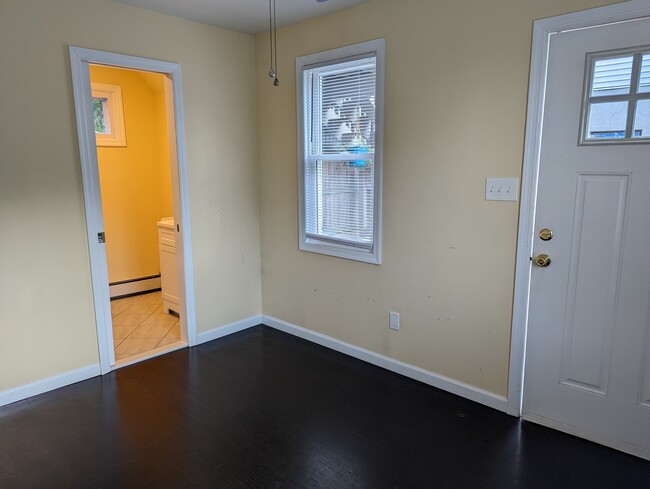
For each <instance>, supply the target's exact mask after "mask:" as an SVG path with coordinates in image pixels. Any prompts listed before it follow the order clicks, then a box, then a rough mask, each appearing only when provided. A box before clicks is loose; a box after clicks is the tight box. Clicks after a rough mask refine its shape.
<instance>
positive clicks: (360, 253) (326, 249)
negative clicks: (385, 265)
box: [298, 241, 381, 265]
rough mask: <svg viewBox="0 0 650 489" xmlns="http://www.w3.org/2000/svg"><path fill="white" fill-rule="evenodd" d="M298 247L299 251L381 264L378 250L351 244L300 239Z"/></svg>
mask: <svg viewBox="0 0 650 489" xmlns="http://www.w3.org/2000/svg"><path fill="white" fill-rule="evenodd" d="M298 248H299V249H300V250H301V251H308V252H310V253H318V254H321V255H329V256H335V257H337V258H345V259H346V260H353V261H360V262H364V263H370V264H373V265H381V254H380V253H379V250H376V249H375V250H363V249H360V248H353V247H351V246H342V245H336V244H332V243H327V244H326V243H319V242H316V241H301V242H300V244H299V246H298Z"/></svg>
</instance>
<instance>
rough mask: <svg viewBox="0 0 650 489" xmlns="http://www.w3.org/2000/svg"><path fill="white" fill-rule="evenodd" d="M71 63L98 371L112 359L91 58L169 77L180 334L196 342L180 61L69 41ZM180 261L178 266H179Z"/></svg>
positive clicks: (109, 367) (108, 368)
mask: <svg viewBox="0 0 650 489" xmlns="http://www.w3.org/2000/svg"><path fill="white" fill-rule="evenodd" d="M69 50H70V66H71V70H72V86H73V93H74V102H75V111H76V120H77V132H78V139H79V153H80V158H81V174H82V180H83V189H84V205H85V211H86V225H87V231H88V248H89V252H90V268H91V277H92V286H93V297H94V303H95V321H96V323H97V337H98V343H99V358H100V366H101V373H102V374H105V373H108V372H110V371H111V370H112V368H113V366H114V365H115V356H114V351H113V346H112V345H113V340H112V334H111V331H110V326H111V311H110V307H108V306H109V295H110V292H109V286H108V269H107V265H106V249H105V244H102V243H98V234H99V233H102V232H103V231H104V219H103V216H102V205H101V192H100V185H99V171H98V168H97V150H96V140H95V129H94V122H93V115H92V114H93V112H92V92H91V85H90V72H89V65H90V64H99V65H105V66H114V67H119V68H127V69H135V70H141V71H153V72H157V73H163V74H165V75H167V76H168V77H169V79H171V81H172V91H173V100H174V126H173V128H174V130H175V132H176V159H177V163H178V187H179V200H180V216H175V218H176V223H177V225H178V228H177V230H178V232H179V238H180V239H177V248H181V249H182V255H180V254H179V257H180V256H182V262H181V260H179V270H182V273H179V276H178V280H179V284H178V285H179V290H180V291H181V293H183V292H182V291H184V294H183V295H184V305H185V307H184V310H182V311H180V312H181V335H182V336H183V340H184V341H185V340H186V341H187V343H188V344H189V346H193V345H195V344H196V342H197V336H196V305H195V298H194V265H193V258H192V229H191V226H190V198H189V182H188V171H187V156H186V144H185V123H184V117H185V116H184V110H183V84H182V76H181V67H180V65H179V64H177V63H170V62H167V61H159V60H154V59H147V58H139V57H136V56H128V55H124V54H117V53H110V52H105V51H96V50H92V49H85V48H80V47H75V46H70V48H69ZM181 265H182V268H181V267H180V266H181Z"/></svg>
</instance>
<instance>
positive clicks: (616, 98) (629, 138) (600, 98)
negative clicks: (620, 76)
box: [578, 46, 650, 146]
mask: <svg viewBox="0 0 650 489" xmlns="http://www.w3.org/2000/svg"><path fill="white" fill-rule="evenodd" d="M649 52H650V46H638V47H633V48H625V49H614V50H610V51H601V52H596V53H587V56H586V60H585V75H584V77H585V79H584V83H583V96H582V109H581V114H580V140H579V141H578V144H579V145H580V146H591V145H608V144H648V143H649V142H650V135H646V136H641V137H638V136H637V137H634V136H633V133H634V120H635V115H636V109H637V101H639V100H649V99H650V93H647V92H645V93H642V92H639V76H640V73H639V72H640V69H641V57H642V56H643V55H647V54H648V53H649ZM625 56H630V57H632V58H633V59H634V61H633V65H632V73H631V79H630V91H629V93H627V94H621V95H591V91H592V87H593V82H594V70H595V66H596V61H599V60H603V59H612V58H619V57H625ZM606 102H627V104H628V106H627V115H626V118H625V119H626V124H625V128H623V129H624V130H625V136H624V137H621V138H602V139H599V138H589V137H587V136H588V135H587V132H588V128H589V116H590V111H591V108H592V106H593V105H594V103H606Z"/></svg>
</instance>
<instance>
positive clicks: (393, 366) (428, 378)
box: [262, 316, 506, 412]
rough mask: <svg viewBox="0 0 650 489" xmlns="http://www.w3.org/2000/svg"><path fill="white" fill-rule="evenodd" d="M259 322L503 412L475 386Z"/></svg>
mask: <svg viewBox="0 0 650 489" xmlns="http://www.w3.org/2000/svg"><path fill="white" fill-rule="evenodd" d="M262 323H263V324H265V325H267V326H270V327H272V328H275V329H278V330H280V331H284V332H285V333H289V334H292V335H294V336H298V337H300V338H303V339H305V340H308V341H311V342H312V343H317V344H319V345H321V346H325V347H327V348H331V349H332V350H336V351H338V352H340V353H344V354H346V355H349V356H351V357H354V358H358V359H359V360H363V361H364V362H368V363H371V364H373V365H376V366H378V367H382V368H385V369H386V370H390V371H391V372H395V373H398V374H401V375H404V376H405V377H409V378H411V379H415V380H418V381H420V382H424V383H425V384H429V385H431V386H433V387H437V388H438V389H442V390H444V391H447V392H451V393H452V394H456V395H458V396H461V397H464V398H466V399H469V400H470V401H475V402H478V403H480V404H483V405H485V406H488V407H491V408H494V409H497V410H499V411H503V412H505V411H506V398H505V397H503V396H499V395H497V394H494V393H493V392H489V391H486V390H483V389H480V388H478V387H474V386H473V385H469V384H465V383H464V382H460V381H458V380H454V379H451V378H449V377H445V376H444V375H439V374H436V373H433V372H430V371H429V370H425V369H423V368H420V367H415V366H413V365H409V364H408V363H404V362H400V361H399V360H395V359H393V358H389V357H386V356H384V355H380V354H379V353H375V352H373V351H370V350H366V349H364V348H361V347H358V346H355V345H352V344H350V343H345V342H344V341H341V340H337V339H336V338H332V337H330V336H326V335H324V334H320V333H316V332H315V331H311V330H309V329H306V328H302V327H300V326H296V325H295V324H291V323H287V322H286V321H282V320H280V319H277V318H274V317H271V316H262Z"/></svg>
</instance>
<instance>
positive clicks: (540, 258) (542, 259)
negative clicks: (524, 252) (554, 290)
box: [533, 253, 551, 268]
mask: <svg viewBox="0 0 650 489" xmlns="http://www.w3.org/2000/svg"><path fill="white" fill-rule="evenodd" d="M533 261H534V262H535V265H537V266H538V267H540V268H545V267H547V266H549V265H550V264H551V257H550V256H548V255H547V254H545V253H542V254H540V255H537V256H536V257H535V258H533Z"/></svg>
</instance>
